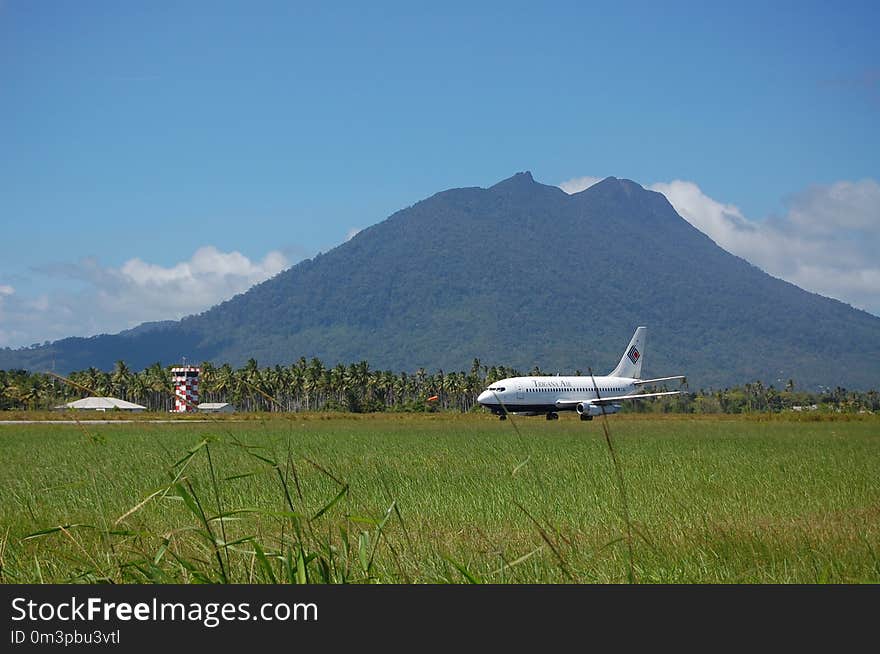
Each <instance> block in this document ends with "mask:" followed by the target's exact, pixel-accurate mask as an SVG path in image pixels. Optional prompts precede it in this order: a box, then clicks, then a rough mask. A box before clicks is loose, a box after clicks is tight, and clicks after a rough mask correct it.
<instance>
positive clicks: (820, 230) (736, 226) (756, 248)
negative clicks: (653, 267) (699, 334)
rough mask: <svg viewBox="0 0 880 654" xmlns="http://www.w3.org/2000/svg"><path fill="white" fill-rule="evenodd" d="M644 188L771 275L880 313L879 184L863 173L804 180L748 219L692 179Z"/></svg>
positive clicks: (733, 206)
mask: <svg viewBox="0 0 880 654" xmlns="http://www.w3.org/2000/svg"><path fill="white" fill-rule="evenodd" d="M648 188H650V189H652V190H655V191H659V192H660V193H663V195H665V196H666V198H667V199H668V200H669V202H670V204H672V206H673V207H675V209H676V211H678V213H679V214H681V216H682V217H683V218H685V219H686V220H687V221H688V222H690V223H691V224H692V225H694V227H696V228H697V229H699V230H700V231H702V232H704V233H705V234H707V235H708V236H709V237H711V238H712V239H713V240H714V241H715V242H716V243H718V245H720V246H721V247H723V248H724V249H725V250H728V251H730V252H732V253H734V254H736V255H738V256H741V257H743V258H744V259H746V260H747V261H749V262H751V263H753V264H755V265H756V266H758V267H760V268H762V269H763V270H765V271H767V272H769V273H770V274H771V275H775V276H777V277H781V278H783V279H785V280H787V281H790V282H792V283H794V284H797V285H798V286H801V287H802V288H805V289H808V290H810V291H814V292H816V293H821V294H822V295H827V296H829V297H833V298H836V299H838V300H842V301H844V302H848V303H850V304H852V305H854V306H856V307H859V308H861V309H864V310H866V311H870V312H871V313H874V314H877V315H880V260H878V259H877V256H876V252H877V251H878V249H880V229H878V228H880V184H878V183H877V182H876V181H875V180H872V179H866V180H861V181H857V182H850V181H841V182H835V183H834V184H829V185H816V186H812V187H810V188H808V189H806V190H804V191H802V192H800V193H797V194H795V195H793V196H791V197H790V198H789V199H788V200H787V202H786V212H785V213H784V214H783V215H781V216H771V217H770V218H768V219H767V220H764V221H756V220H751V219H749V218H747V217H746V216H744V215H743V213H742V211H741V210H740V209H739V208H738V207H737V206H735V205H733V204H723V203H721V202H718V201H717V200H715V199H713V198H711V197H709V196H708V195H706V194H705V193H703V191H702V190H701V189H700V187H699V186H698V185H697V184H695V183H694V182H689V181H683V180H674V181H672V182H668V183H667V182H660V183H656V184H652V185H650V186H649V187H648Z"/></svg>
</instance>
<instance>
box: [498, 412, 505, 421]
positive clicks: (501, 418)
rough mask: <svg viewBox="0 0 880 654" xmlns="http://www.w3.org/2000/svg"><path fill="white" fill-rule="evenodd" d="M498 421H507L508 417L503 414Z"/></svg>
mask: <svg viewBox="0 0 880 654" xmlns="http://www.w3.org/2000/svg"><path fill="white" fill-rule="evenodd" d="M498 419H499V420H507V416H506V415H504V414H503V413H502V414H501V415H499V416H498Z"/></svg>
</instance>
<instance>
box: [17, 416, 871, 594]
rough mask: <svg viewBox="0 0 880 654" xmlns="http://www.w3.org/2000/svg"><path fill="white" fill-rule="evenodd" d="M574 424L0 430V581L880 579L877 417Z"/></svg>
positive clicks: (268, 423)
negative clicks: (608, 433) (609, 439)
mask: <svg viewBox="0 0 880 654" xmlns="http://www.w3.org/2000/svg"><path fill="white" fill-rule="evenodd" d="M166 417H167V416H166ZM572 418H574V416H568V415H566V416H563V417H562V419H561V420H559V421H556V422H547V421H545V420H543V419H540V418H531V419H526V418H522V419H518V420H516V421H507V422H499V421H497V420H495V419H493V418H491V417H489V416H487V415H468V416H461V415H448V414H446V415H400V414H395V415H369V416H344V415H332V414H322V415H307V416H300V415H293V416H286V417H278V418H273V419H267V420H265V421H262V420H249V421H245V422H231V421H228V420H221V421H218V422H216V423H208V424H204V423H191V424H187V423H186V422H181V423H175V424H147V423H141V424H110V425H84V426H78V425H0V461H2V464H0V493H2V502H0V539H2V540H0V566H2V568H0V575H2V576H0V581H2V582H4V583H20V582H24V583H38V582H47V583H48V582H68V581H85V582H97V581H105V580H110V581H114V582H154V581H155V582H199V581H202V582H221V581H229V582H232V583H252V582H273V581H279V582H280V581H284V582H287V581H291V582H303V581H308V582H350V583H363V582H376V581H378V582H402V583H425V582H428V583H433V582H440V583H445V582H456V583H457V582H468V581H477V582H487V583H510V582H512V583H545V582H562V583H565V582H577V583H592V582H610V583H615V582H627V581H630V580H633V581H637V582H640V583H656V582H660V583H714V582H720V583H815V582H839V583H850V582H871V583H880V482H878V480H880V420H878V419H877V418H875V417H873V416H869V417H865V418H862V419H852V420H826V421H815V422H814V421H807V420H784V419H773V420H758V419H754V418H732V417H708V418H707V417H702V418H693V417H684V416H681V417H669V416H666V417H656V416H652V417H639V416H615V417H613V418H611V419H609V421H608V426H609V427H610V429H611V434H612V438H613V444H614V448H615V452H616V456H617V458H618V460H619V462H620V468H621V471H622V476H623V480H624V488H625V497H626V500H627V506H628V514H629V520H627V519H626V515H625V512H624V510H623V499H622V498H623V495H622V494H621V490H620V487H619V484H618V478H617V475H616V473H615V468H614V464H613V462H612V457H611V453H610V451H609V448H608V445H607V444H606V441H605V438H604V435H603V432H602V424H601V421H600V420H596V421H593V422H592V423H582V422H580V421H578V420H575V419H572ZM516 427H518V430H519V431H517V429H516Z"/></svg>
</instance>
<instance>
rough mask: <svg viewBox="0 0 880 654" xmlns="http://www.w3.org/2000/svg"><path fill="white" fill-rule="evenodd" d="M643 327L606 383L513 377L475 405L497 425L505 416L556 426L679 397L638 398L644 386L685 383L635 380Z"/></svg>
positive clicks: (595, 379)
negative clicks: (570, 415)
mask: <svg viewBox="0 0 880 654" xmlns="http://www.w3.org/2000/svg"><path fill="white" fill-rule="evenodd" d="M647 331H648V328H647V327H638V328H637V329H636V333H635V334H633V337H632V340H630V342H629V345H628V346H627V348H626V350H624V351H623V356H622V357H621V358H620V363H618V364H617V367H616V368H615V369H614V370H612V371H611V372H610V373H608V374H607V375H606V376H604V377H594V376H588V377H559V376H552V377H551V376H540V377H511V378H509V379H502V380H501V381H497V382H494V383H493V384H492V385H491V386H489V387H488V388H487V389H486V390H484V391H483V392H482V393H480V395H479V397H477V402H479V403H480V404H481V405H482V406H484V407H486V408H487V409H489V410H490V411H492V413H494V414H495V415H497V416H498V417H499V418H500V419H501V420H506V419H507V414H509V413H513V414H520V415H526V416H537V415H541V414H542V413H543V414H545V415H546V416H547V420H558V419H559V414H558V413H557V412H558V411H577V413H578V415H579V416H580V417H581V420H592V419H593V418H594V417H595V416H601V415H603V414H610V413H617V412H618V411H620V409H621V408H622V406H621V404H620V402H623V401H626V400H641V399H643V398H646V397H661V396H664V395H678V394H679V393H681V391H663V392H660V393H639V390H640V389H641V388H642V387H643V386H645V385H647V384H657V383H660V382H667V381H674V380H676V379H678V380H681V381H682V383H684V381H685V376H684V375H675V376H672V377H659V378H656V379H639V377H640V376H641V374H642V362H643V361H644V358H645V337H646V335H647Z"/></svg>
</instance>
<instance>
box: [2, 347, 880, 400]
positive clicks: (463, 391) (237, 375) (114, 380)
mask: <svg viewBox="0 0 880 654" xmlns="http://www.w3.org/2000/svg"><path fill="white" fill-rule="evenodd" d="M520 374H523V373H521V372H520V371H517V370H515V369H513V368H509V367H505V366H494V365H493V366H487V365H483V364H482V363H481V361H480V360H479V359H474V361H473V365H472V366H471V368H470V370H467V371H452V372H444V371H443V370H438V371H436V372H433V373H429V372H427V371H426V370H425V369H424V368H419V369H418V370H416V371H415V372H414V373H407V372H400V373H394V372H392V371H390V370H373V369H371V368H370V365H369V363H368V362H366V361H361V362H359V363H353V364H349V365H343V364H339V365H336V366H333V367H327V366H325V365H324V363H323V362H322V361H321V360H320V359H317V358H313V359H311V360H306V359H305V358H304V357H301V358H300V359H299V360H297V361H296V362H294V363H293V364H291V365H289V366H281V365H276V366H273V367H265V368H260V367H259V365H258V364H257V362H256V361H255V360H254V359H250V360H249V361H248V362H247V363H246V364H245V365H244V366H243V367H241V368H233V367H232V366H230V365H229V364H223V365H221V366H215V365H213V364H212V363H210V362H205V363H202V364H201V375H200V384H199V390H200V401H201V402H229V403H230V404H232V405H234V406H235V407H236V409H238V410H239V411H267V412H291V411H350V412H355V413H360V412H374V411H438V410H448V411H460V412H467V411H471V410H473V409H474V408H475V407H477V406H478V405H477V404H476V397H477V395H479V393H480V392H481V391H482V390H483V389H484V388H486V386H488V385H490V384H492V383H493V382H495V381H498V380H500V379H504V378H506V377H514V376H518V375H520ZM528 374H531V375H540V374H546V373H543V372H542V371H541V370H540V369H539V368H533V369H532V370H530V371H529V372H528ZM575 374H582V373H581V372H580V371H577V372H576V373H575ZM67 379H69V380H70V382H72V383H67V382H65V381H63V380H61V379H59V378H57V377H55V376H52V375H50V374H45V373H38V372H37V373H34V372H27V371H24V370H0V410H46V409H51V408H54V407H56V406H58V405H61V404H64V403H66V402H70V401H72V400H76V399H79V398H81V397H84V396H86V395H90V394H93V395H98V396H111V397H117V398H121V399H123V400H128V401H129V402H136V403H137V404H141V405H143V406H145V407H147V409H148V410H150V411H170V410H171V408H172V407H173V405H174V384H173V381H172V376H171V367H170V366H162V365H161V364H160V363H154V364H153V365H151V366H148V367H147V368H144V369H143V370H141V371H140V372H135V371H133V370H131V369H130V368H129V367H128V366H127V365H126V363H125V362H124V361H117V362H116V365H115V366H114V367H113V370H112V371H109V372H107V371H103V370H98V369H96V368H88V369H87V370H81V371H77V372H74V373H71V374H70V375H68V376H67ZM812 410H818V411H821V410H826V411H827V410H833V411H846V412H854V413H858V412H875V411H880V393H878V392H877V391H876V390H870V391H850V390H847V389H845V388H841V387H837V388H834V389H830V388H829V389H823V390H822V391H820V392H807V391H800V390H796V388H795V383H794V381H793V380H789V381H788V383H787V384H786V385H785V386H784V387H783V388H779V389H777V388H775V387H774V386H772V385H771V386H765V385H764V384H762V383H761V382H760V381H755V382H750V383H747V384H745V385H743V386H734V387H732V388H725V389H723V390H699V391H696V392H692V391H688V390H687V389H685V392H683V393H682V394H681V395H676V396H672V397H669V398H657V399H651V400H644V401H640V402H630V403H627V404H626V406H625V407H624V411H627V412H636V413H754V412H771V413H772V412H782V411H812Z"/></svg>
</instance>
